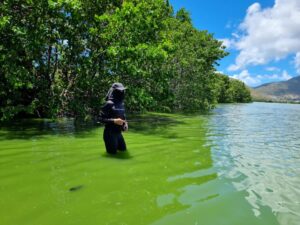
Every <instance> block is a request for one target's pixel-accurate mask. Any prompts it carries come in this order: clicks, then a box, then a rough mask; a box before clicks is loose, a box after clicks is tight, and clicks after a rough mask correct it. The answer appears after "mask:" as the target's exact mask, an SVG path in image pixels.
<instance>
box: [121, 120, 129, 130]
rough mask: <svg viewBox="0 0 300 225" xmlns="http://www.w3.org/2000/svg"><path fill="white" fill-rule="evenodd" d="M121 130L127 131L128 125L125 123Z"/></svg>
mask: <svg viewBox="0 0 300 225" xmlns="http://www.w3.org/2000/svg"><path fill="white" fill-rule="evenodd" d="M122 128H123V131H128V123H127V121H125V122H124V124H123V127H122Z"/></svg>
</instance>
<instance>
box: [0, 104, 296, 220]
mask: <svg viewBox="0 0 300 225" xmlns="http://www.w3.org/2000/svg"><path fill="white" fill-rule="evenodd" d="M130 119H131V120H132V121H130V131H129V132H128V133H125V134H124V136H125V139H126V142H127V145H128V152H127V153H120V154H118V155H117V156H114V157H111V156H108V155H106V154H105V150H104V144H103V141H102V132H103V127H101V126H95V125H93V124H77V123H74V121H73V120H67V119H65V120H58V121H55V122H52V121H49V120H23V121H16V122H14V123H11V124H5V125H3V124H2V125H1V129H0V209H1V210H0V224H1V225H2V224H3V225H16V224H17V225H23V224H24V225H26V224H30V225H35V224H36V225H40V224H43V225H47V224H49V225H53V224H64V225H69V224H70V225H71V224H74V225H77V224H78V225H81V224H86V225H95V224H97V225H98V224H99V225H102V224H129V225H131V224H137V225H143V224H153V225H154V224H155V225H157V224H193V225H195V224H205V225H210V224H211V225H218V224H228V225H234V224H236V225H240V224H249V225H256V224H262V225H265V224H272V225H273V224H274V225H276V224H286V225H287V224H288V225H290V224H291V225H293V224H295V225H296V224H299V221H300V214H299V212H300V191H299V186H300V126H299V125H300V105H285V104H266V103H253V104H239V105H234V104H232V105H231V104H230V105H220V106H219V107H218V108H217V109H216V110H214V111H213V113H212V114H211V115H207V116H201V115H193V116H181V115H169V114H150V115H143V116H139V117H132V118H130Z"/></svg>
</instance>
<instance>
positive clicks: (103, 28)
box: [0, 0, 252, 121]
mask: <svg viewBox="0 0 300 225" xmlns="http://www.w3.org/2000/svg"><path fill="white" fill-rule="evenodd" d="M0 12H1V13H0V15H1V17H0V39H1V43H0V120H1V121H9V120H12V119H13V118H22V117H40V118H59V117H74V118H81V119H84V120H89V119H92V118H94V117H95V116H97V115H98V113H99V110H100V109H101V106H102V105H103V99H104V96H105V95H106V91H107V90H108V88H109V87H110V85H111V84H112V83H113V82H122V83H123V84H124V85H125V86H127V88H128V89H127V92H126V105H127V111H128V112H146V111H156V112H192V111H197V112H208V111H209V110H211V109H212V108H214V107H215V105H216V104H217V103H233V102H250V101H251V100H252V99H251V95H250V90H249V89H248V88H247V87H246V86H245V84H244V83H242V82H241V81H238V80H234V79H230V78H229V77H228V76H226V75H222V74H219V73H217V71H216V69H215V66H216V65H218V60H220V59H222V58H223V57H225V56H226V55H228V53H227V52H226V51H225V47H224V46H223V45H222V42H221V41H218V40H216V39H215V38H214V37H213V35H212V34H210V33H209V32H208V31H206V30H198V29H196V28H195V27H194V26H193V24H192V21H191V17H190V15H189V12H188V11H186V10H185V9H184V8H182V9H180V10H178V11H177V12H174V10H173V8H172V6H171V5H170V3H169V1H168V0H167V1H165V0H156V1H152V0H126V1H123V0H113V1H105V2H103V1H101V0H96V1H95V0H84V1H83V0H71V1H70V0H68V1H67V0H61V1H55V0H49V1H38V0H30V1H22V0H4V1H3V3H2V4H1V5H0Z"/></svg>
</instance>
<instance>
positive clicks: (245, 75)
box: [230, 70, 261, 87]
mask: <svg viewBox="0 0 300 225" xmlns="http://www.w3.org/2000/svg"><path fill="white" fill-rule="evenodd" d="M230 77H231V78H234V79H238V80H241V81H243V82H244V83H245V84H247V85H248V86H251V87H253V86H257V85H259V84H260V83H261V79H260V78H258V77H251V76H250V74H249V72H248V70H243V71H242V72H241V73H239V74H235V75H233V76H230Z"/></svg>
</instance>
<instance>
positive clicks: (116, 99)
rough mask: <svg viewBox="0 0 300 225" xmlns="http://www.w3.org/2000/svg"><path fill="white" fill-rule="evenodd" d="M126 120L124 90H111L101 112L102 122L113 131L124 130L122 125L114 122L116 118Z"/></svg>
mask: <svg viewBox="0 0 300 225" xmlns="http://www.w3.org/2000/svg"><path fill="white" fill-rule="evenodd" d="M117 118H121V119H122V120H126V116H125V107H124V92H119V91H118V90H110V91H109V93H108V94H107V96H106V103H105V105H104V106H103V107H102V110H101V113H100V122H102V123H104V124H105V128H107V129H111V130H112V131H116V132H120V131H122V126H120V125H117V124H115V123H114V119H117Z"/></svg>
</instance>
